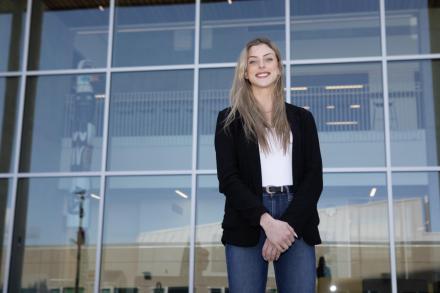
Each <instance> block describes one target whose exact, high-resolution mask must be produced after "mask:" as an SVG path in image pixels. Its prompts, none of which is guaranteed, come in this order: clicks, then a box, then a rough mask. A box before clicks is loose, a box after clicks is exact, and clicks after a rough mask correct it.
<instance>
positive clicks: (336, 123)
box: [325, 121, 358, 125]
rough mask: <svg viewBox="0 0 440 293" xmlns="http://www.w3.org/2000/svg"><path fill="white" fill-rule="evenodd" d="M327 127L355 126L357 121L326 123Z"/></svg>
mask: <svg viewBox="0 0 440 293" xmlns="http://www.w3.org/2000/svg"><path fill="white" fill-rule="evenodd" d="M325 124H327V125H357V124H358V122H357V121H328V122H326V123H325Z"/></svg>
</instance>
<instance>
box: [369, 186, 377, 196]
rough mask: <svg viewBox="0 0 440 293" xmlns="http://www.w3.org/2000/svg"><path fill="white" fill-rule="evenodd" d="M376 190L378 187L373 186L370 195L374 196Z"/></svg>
mask: <svg viewBox="0 0 440 293" xmlns="http://www.w3.org/2000/svg"><path fill="white" fill-rule="evenodd" d="M376 191H377V188H376V187H373V188H371V190H370V197H374V196H375V195H376Z"/></svg>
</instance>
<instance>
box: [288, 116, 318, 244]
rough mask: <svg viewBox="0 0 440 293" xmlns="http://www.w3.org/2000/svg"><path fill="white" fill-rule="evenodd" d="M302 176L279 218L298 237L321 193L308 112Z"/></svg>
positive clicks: (313, 127) (315, 134)
mask: <svg viewBox="0 0 440 293" xmlns="http://www.w3.org/2000/svg"><path fill="white" fill-rule="evenodd" d="M304 113H305V114H304V121H303V123H304V127H303V129H302V135H303V137H304V141H303V142H304V146H303V151H304V156H305V162H304V176H303V180H302V181H301V182H299V183H298V188H297V190H296V193H295V194H294V196H293V199H292V201H291V203H290V205H289V207H288V208H287V209H286V211H285V212H284V214H283V215H282V216H281V220H283V221H286V222H288V223H289V225H290V226H292V227H293V229H295V232H296V233H297V234H298V236H301V235H302V234H303V230H304V227H305V226H306V224H307V223H308V221H309V220H310V217H312V216H313V215H314V214H315V211H316V208H317V204H318V200H319V197H320V195H321V192H322V187H323V179H322V159H321V151H320V147H319V140H318V131H317V129H316V124H315V120H314V119H313V116H312V114H311V113H310V112H309V111H305V112H304Z"/></svg>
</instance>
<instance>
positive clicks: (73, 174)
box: [16, 171, 101, 178]
mask: <svg viewBox="0 0 440 293" xmlns="http://www.w3.org/2000/svg"><path fill="white" fill-rule="evenodd" d="M100 174H101V173H100V172H99V171H90V172H38V173H17V174H16V176H17V177H18V178H37V177H83V176H99V175H100Z"/></svg>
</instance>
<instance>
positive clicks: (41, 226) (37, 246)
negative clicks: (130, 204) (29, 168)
mask: <svg viewBox="0 0 440 293" xmlns="http://www.w3.org/2000/svg"><path fill="white" fill-rule="evenodd" d="M99 201H100V193H99V178H97V177H75V178H67V177H65V178H31V179H19V182H18V191H17V202H16V209H15V221H14V236H13V246H12V251H13V253H12V260H11V270H10V273H9V276H10V278H9V292H49V290H51V289H57V288H69V287H70V288H72V287H73V288H77V289H79V291H78V292H92V291H93V285H94V284H93V283H94V276H95V255H96V237H97V229H98V214H99Z"/></svg>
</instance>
